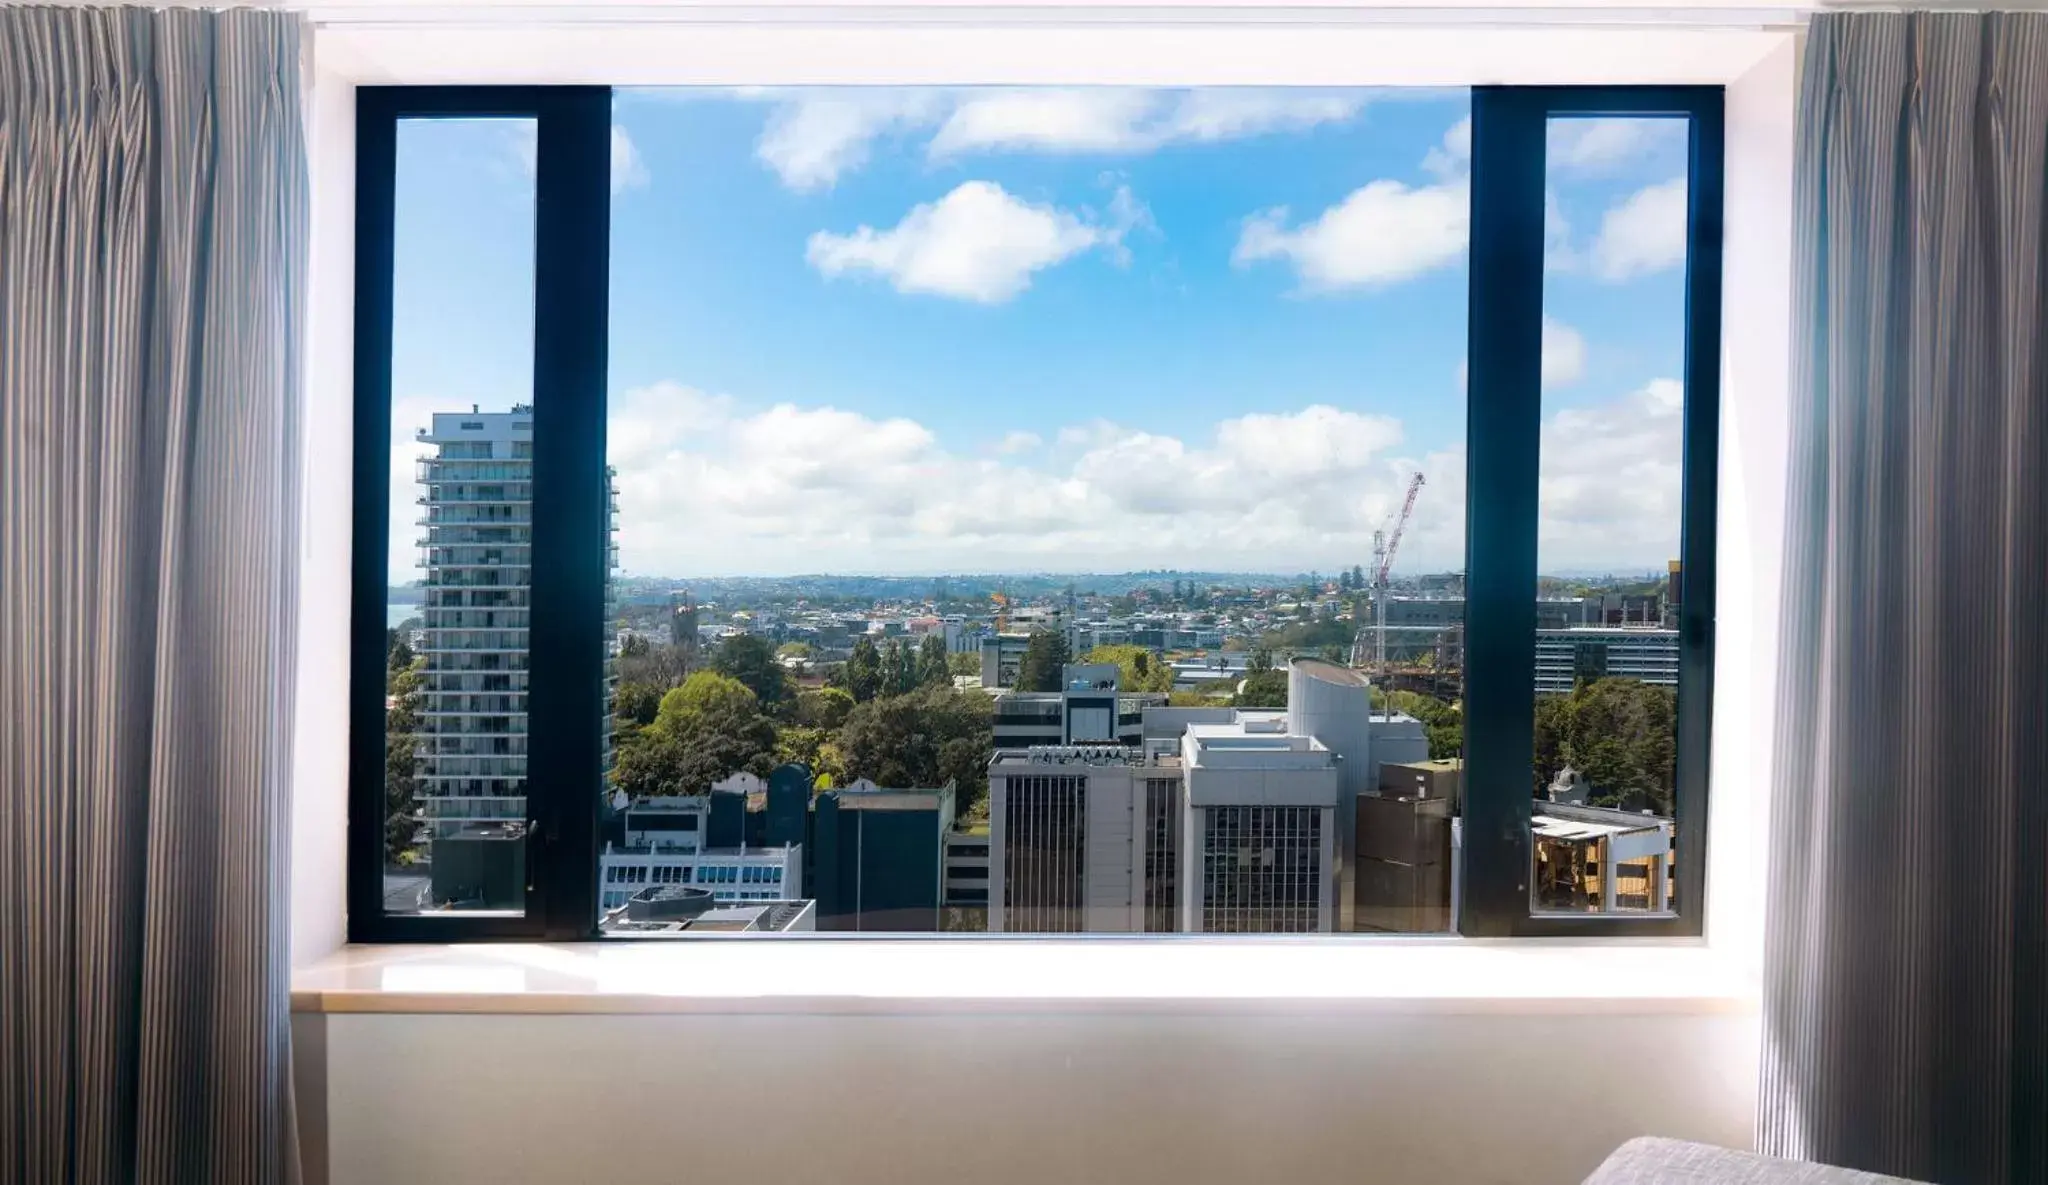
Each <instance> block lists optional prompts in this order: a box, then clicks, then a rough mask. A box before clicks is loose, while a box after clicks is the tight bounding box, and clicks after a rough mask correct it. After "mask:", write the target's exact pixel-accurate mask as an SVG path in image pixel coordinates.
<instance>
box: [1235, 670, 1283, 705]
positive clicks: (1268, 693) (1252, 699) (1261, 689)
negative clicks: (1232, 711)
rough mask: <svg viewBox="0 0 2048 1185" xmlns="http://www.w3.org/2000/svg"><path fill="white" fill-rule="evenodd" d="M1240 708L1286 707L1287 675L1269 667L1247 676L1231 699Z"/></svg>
mask: <svg viewBox="0 0 2048 1185" xmlns="http://www.w3.org/2000/svg"><path fill="white" fill-rule="evenodd" d="M1231 704H1232V706H1234V707H1239V708H1284V707H1286V706H1287V675H1286V674H1285V673H1284V672H1281V671H1275V670H1272V669H1270V668H1269V669H1267V670H1263V671H1254V672H1252V673H1251V674H1249V675H1247V676H1245V680H1244V683H1243V684H1242V685H1241V686H1240V687H1239V688H1238V689H1237V695H1236V696H1235V697H1234V698H1233V699H1232V700H1231Z"/></svg>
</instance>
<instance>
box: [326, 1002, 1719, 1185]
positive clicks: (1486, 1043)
mask: <svg viewBox="0 0 2048 1185" xmlns="http://www.w3.org/2000/svg"><path fill="white" fill-rule="evenodd" d="M299 1020H300V1022H301V1023H300V1025H299V1026H298V1027H299V1029H300V1030H301V1031H300V1032H299V1033H298V1034H295V1036H296V1044H297V1048H298V1052H299V1054H300V1056H301V1059H302V1061H311V1060H313V1059H314V1058H317V1057H318V1056H320V1055H321V1054H322V1053H323V1052H324V1055H325V1059H326V1064H325V1072H324V1075H323V1074H322V1073H320V1072H319V1070H318V1069H316V1068H315V1067H313V1066H310V1065H302V1076H301V1081H302V1086H301V1092H300V1093H301V1099H300V1106H301V1111H302V1115H304V1116H305V1117H306V1118H305V1120H304V1121H302V1122H305V1124H306V1126H307V1127H308V1129H309V1130H308V1131H307V1135H308V1137H309V1138H308V1140H307V1145H308V1147H307V1151H308V1153H309V1159H310V1160H311V1162H312V1163H309V1166H308V1167H309V1172H308V1174H307V1180H308V1185H320V1182H321V1181H322V1179H323V1178H322V1175H321V1172H320V1170H321V1169H322V1168H325V1169H326V1170H327V1173H326V1176H325V1180H326V1181H327V1182H328V1185H407V1183H409V1182H422V1183H432V1185H461V1183H465V1182H476V1183H478V1185H483V1183H491V1185H519V1183H523V1182H534V1183H536V1185H538V1183H540V1182H549V1183H554V1182H565V1181H566V1182H617V1181H636V1180H647V1181H697V1182H771V1181H773V1182H779V1181H789V1182H819V1183H832V1185H867V1183H873V1185H904V1183H906V1182H924V1181H930V1182H943V1183H945V1185H976V1183H980V1182H990V1183H1010V1182H1015V1183H1017V1185H1051V1183H1058V1185H1081V1183H1085V1182H1092V1181H1105V1182H1108V1181H1117V1182H1126V1181H1128V1182H1138V1181H1144V1182H1160V1183H1162V1185H1208V1183H1211V1182H1213V1183H1215V1185H1247V1183H1250V1182H1276V1183H1282V1182H1284V1183H1287V1185H1307V1183H1310V1182H1346V1183H1351V1182H1377V1181H1386V1182H1411V1181H1427V1182H1432V1183H1442V1185H1461V1183H1466V1182H1470V1183H1472V1185H1479V1183H1482V1182H1484V1183H1495V1182H1499V1183H1509V1182H1528V1183H1530V1185H1536V1183H1539V1182H1541V1183H1548V1185H1561V1183H1565V1182H1573V1181H1577V1180H1579V1179H1580V1178H1582V1177H1583V1176H1584V1175H1585V1174H1586V1173H1587V1172H1588V1171H1589V1170H1590V1169H1591V1168H1592V1167H1593V1166H1594V1165H1595V1164H1597V1163H1598V1162H1599V1160H1600V1159H1601V1157H1603V1156H1604V1155H1606V1153H1607V1152H1608V1151H1610V1150H1611V1149H1612V1148H1613V1147H1614V1146H1615V1145H1617V1144H1619V1143H1620V1142H1622V1141H1623V1140H1625V1139H1627V1138H1629V1137H1631V1136H1635V1135H1641V1134H1661V1135H1671V1136H1680V1137H1690V1138H1693V1139H1699V1140H1706V1141H1711V1142H1714V1143H1718V1144H1723V1145H1733V1146H1737V1147H1747V1146H1749V1144H1750V1142H1751V1137H1752V1113H1753V1110H1754V1106H1755V1083H1756V1074H1757V1024H1756V1020H1755V1018H1754V1017H1753V1016H1749V1015H1738V1014H1725V1013H1724V1014H1712V1013H1708V1014H1694V1015H1662V1016H1658V1015H1587V1014H1579V1015H1547V1016H1546V1015H1528V1014H1523V1015H1501V1014H1497V1013H1496V1014H1486V1013H1480V1014H1473V1013H1470V1012H1465V1013H1450V1012H1442V1011H1434V1012H1425V1013H1422V1014H1419V1015H1418V1014H1417V1013H1415V1012H1414V1011H1412V1010H1408V1011H1404V1012H1398V1013H1394V1012H1387V1011H1383V1010H1382V1011H1370V1010H1360V1009H1358V1008H1355V1007H1350V1008H1346V1007H1332V1006H1318V1005H1294V1006H1289V1007H1288V1008H1286V1009H1284V1010H1281V1009H1267V1010H1263V1011H1256V1012H1248V1011H1246V1010H1244V1009H1242V1008H1239V1009H1230V1010H1223V1009H1219V1010H1216V1011H1214V1012H1212V1013H1209V1014H1201V1013H1194V1012H1190V1011H1189V1010H1187V1009H1186V1008H1185V1007H1181V1008H1178V1009H1175V1010H1173V1011H1171V1012H1167V1011H1163V1010H1150V1011H1136V1012H1133V1011H1130V1010H1124V1011H1119V1012H1108V1011H1098V1012H1088V1013H1073V1012H1066V1013H1053V1012H1046V1011H1037V1012H1025V1013H1017V1012H1008V1013H990V1012H981V1013H976V1014H971V1015H970V1014H963V1013H960V1012H951V1013H926V1014H922V1015H915V1014H909V1015H906V1014H888V1015H884V1014H873V1013H867V1014H847V1015H819V1014H815V1013H807V1014H803V1015H759V1014H750V1015H668V1016H461V1015H443V1016H419V1015H380V1014H346V1013H344V1014H335V1015H331V1016H326V1017H320V1016H314V1015H307V1016H302V1017H300V1018H299ZM323 1023H324V1025H325V1026H326V1031H325V1032H324V1034H317V1033H314V1032H310V1031H307V1030H309V1029H311V1028H312V1027H314V1026H319V1025H321V1024H323ZM323 1038H324V1039H323ZM322 1089H324V1091H325V1095H326V1098H325V1103H326V1107H325V1110H324V1112H322V1111H321V1110H320V1103H321V1101H322V1100H320V1099H318V1098H317V1097H314V1096H316V1095H317V1093H318V1092H319V1091H320V1090H322Z"/></svg>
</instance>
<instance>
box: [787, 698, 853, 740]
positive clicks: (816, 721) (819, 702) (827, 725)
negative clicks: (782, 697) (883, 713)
mask: <svg viewBox="0 0 2048 1185" xmlns="http://www.w3.org/2000/svg"><path fill="white" fill-rule="evenodd" d="M851 711H853V693H851V692H849V691H847V690H846V689H844V688H841V687H820V688H817V689H816V690H813V691H800V692H798V693H797V696H796V723H797V726H798V727H800V728H821V729H824V730H825V731H827V732H836V731H838V729H839V727H840V726H841V725H843V724H845V723H846V715H847V713H849V712H851Z"/></svg>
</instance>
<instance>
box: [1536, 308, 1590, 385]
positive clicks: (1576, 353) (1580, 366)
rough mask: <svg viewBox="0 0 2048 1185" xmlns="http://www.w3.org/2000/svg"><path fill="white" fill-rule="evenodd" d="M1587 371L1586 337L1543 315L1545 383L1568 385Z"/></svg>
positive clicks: (1576, 380) (1583, 375)
mask: <svg viewBox="0 0 2048 1185" xmlns="http://www.w3.org/2000/svg"><path fill="white" fill-rule="evenodd" d="M1585 374H1586V339H1585V338H1583V337H1581V336H1579V331H1578V330H1576V329H1573V328H1572V327H1571V326H1569V325H1567V324H1565V323H1564V322H1562V321H1559V320H1556V319H1555V318H1552V317H1545V318H1543V380H1542V381H1543V385H1544V386H1545V387H1567V386H1570V385H1571V384H1573V383H1576V382H1578V381H1579V380H1580V379H1581V378H1583V377H1585Z"/></svg>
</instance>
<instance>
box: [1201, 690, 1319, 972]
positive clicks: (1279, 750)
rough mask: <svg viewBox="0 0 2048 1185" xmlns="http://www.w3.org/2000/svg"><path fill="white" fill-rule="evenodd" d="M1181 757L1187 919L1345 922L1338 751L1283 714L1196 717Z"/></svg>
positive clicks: (1283, 930)
mask: <svg viewBox="0 0 2048 1185" xmlns="http://www.w3.org/2000/svg"><path fill="white" fill-rule="evenodd" d="M1340 669H1341V668H1340ZM1181 766H1182V769H1181V772H1182V775H1183V778H1184V783H1183V785H1184V794H1185V797H1184V800H1183V803H1184V805H1183V809H1182V812H1181V856H1180V891H1179V894H1178V899H1179V905H1180V929H1181V930H1182V931H1184V932H1187V933H1240V934H1287V933H1311V932H1318V931H1321V932H1327V931H1331V930H1334V929H1336V928H1337V926H1338V915H1339V908H1338V899H1337V891H1336V889H1337V883H1338V877H1337V861H1338V855H1339V846H1338V842H1337V837H1338V834H1339V832H1338V798H1339V785H1340V776H1341V775H1340V772H1339V766H1340V762H1339V760H1338V757H1337V754H1335V753H1333V752H1332V751H1331V750H1330V748H1329V747H1328V746H1326V745H1324V744H1323V743H1322V742H1321V741H1319V740H1317V739H1316V738H1314V737H1308V736H1294V735H1290V734H1289V733H1288V731H1287V730H1286V725H1285V722H1284V721H1279V720H1251V721H1235V722H1232V723H1229V724H1190V725H1188V727H1187V732H1186V733H1185V734H1184V735H1183V737H1182V738H1181Z"/></svg>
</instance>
